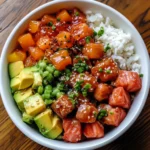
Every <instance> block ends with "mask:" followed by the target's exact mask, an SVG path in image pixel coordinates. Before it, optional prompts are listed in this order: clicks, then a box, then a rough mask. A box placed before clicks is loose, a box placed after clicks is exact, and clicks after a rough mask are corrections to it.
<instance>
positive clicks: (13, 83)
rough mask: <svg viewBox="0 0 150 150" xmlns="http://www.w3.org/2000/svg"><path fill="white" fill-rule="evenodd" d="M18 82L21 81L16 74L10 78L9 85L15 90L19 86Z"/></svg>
mask: <svg viewBox="0 0 150 150" xmlns="http://www.w3.org/2000/svg"><path fill="white" fill-rule="evenodd" d="M20 83H21V81H20V78H19V76H16V77H15V78H12V79H11V80H10V87H11V89H12V90H13V91H17V90H18V89H19V87H20Z"/></svg>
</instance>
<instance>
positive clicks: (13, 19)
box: [0, 0, 150, 150]
mask: <svg viewBox="0 0 150 150" xmlns="http://www.w3.org/2000/svg"><path fill="white" fill-rule="evenodd" d="M49 1H50V0H0V52H1V51H2V47H3V45H4V43H5V41H6V39H7V37H8V35H9V34H10V32H11V31H12V29H13V28H14V26H15V25H16V24H17V23H18V21H19V20H21V19H22V17H24V16H25V15H26V14H27V13H29V12H30V11H31V10H33V9H34V8H36V7H37V6H39V5H42V4H44V3H46V2H49ZM98 1H99V2H102V3H105V4H107V5H109V6H111V7H113V8H115V9H116V10H118V11H119V12H121V13H122V14H123V15H125V16H126V17H127V18H128V19H129V20H130V21H131V22H132V23H133V24H134V26H135V27H136V28H137V30H138V31H139V32H140V34H141V36H142V37H143V39H144V41H145V43H146V46H147V49H148V50H149V52H150V0H98ZM0 150H48V149H47V148H45V147H42V146H40V145H38V144H37V143H35V142H33V141H31V140H30V139H29V138H27V137H26V136H25V135H23V134H22V133H21V132H20V131H19V130H18V129H17V128H16V127H15V125H14V124H13V123H12V121H11V120H10V118H9V116H8V114H7V113H6V111H5V108H4V106H3V104H2V101H1V99H0ZM100 150H150V93H149V97H148V98H147V102H146V104H145V107H144V109H143V111H142V113H141V114H140V117H139V118H138V119H137V120H136V122H135V123H134V125H133V126H132V127H131V128H130V129H129V130H128V131H127V132H126V133H125V134H124V135H122V136H121V137H119V138H118V139H117V140H116V141H115V142H113V143H111V144H109V145H107V146H105V147H103V148H100Z"/></svg>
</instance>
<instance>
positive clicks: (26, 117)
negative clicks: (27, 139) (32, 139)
mask: <svg viewBox="0 0 150 150" xmlns="http://www.w3.org/2000/svg"><path fill="white" fill-rule="evenodd" d="M22 120H23V121H24V122H25V123H28V124H32V123H33V121H34V118H33V117H32V116H30V115H28V114H27V113H26V112H24V113H23V114H22Z"/></svg>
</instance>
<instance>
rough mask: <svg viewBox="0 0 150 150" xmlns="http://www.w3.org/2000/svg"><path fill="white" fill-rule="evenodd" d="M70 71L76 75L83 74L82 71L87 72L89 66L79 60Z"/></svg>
mask: <svg viewBox="0 0 150 150" xmlns="http://www.w3.org/2000/svg"><path fill="white" fill-rule="evenodd" d="M72 69H73V70H74V71H77V72H78V73H83V72H84V71H87V70H88V69H89V66H88V65H87V64H86V62H85V61H81V60H79V61H78V63H76V64H74V66H73V68H72Z"/></svg>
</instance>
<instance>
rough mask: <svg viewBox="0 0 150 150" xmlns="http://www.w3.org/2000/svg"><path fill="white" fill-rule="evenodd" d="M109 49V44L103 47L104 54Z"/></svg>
mask: <svg viewBox="0 0 150 150" xmlns="http://www.w3.org/2000/svg"><path fill="white" fill-rule="evenodd" d="M110 49H111V47H110V46H109V44H107V46H106V47H105V49H104V52H105V53H106V52H107V51H108V50H110Z"/></svg>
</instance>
